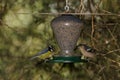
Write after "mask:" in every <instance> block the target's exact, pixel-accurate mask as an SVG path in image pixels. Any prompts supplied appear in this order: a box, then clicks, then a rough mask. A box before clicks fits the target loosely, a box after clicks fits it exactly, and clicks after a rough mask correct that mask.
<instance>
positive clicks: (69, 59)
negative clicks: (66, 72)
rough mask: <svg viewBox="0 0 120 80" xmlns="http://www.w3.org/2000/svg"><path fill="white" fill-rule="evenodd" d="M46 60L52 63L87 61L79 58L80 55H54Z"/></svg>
mask: <svg viewBox="0 0 120 80" xmlns="http://www.w3.org/2000/svg"><path fill="white" fill-rule="evenodd" d="M48 62H53V63H76V62H88V61H87V60H85V59H81V56H69V57H68V56H67V57H66V56H54V57H53V58H52V59H51V60H49V61H48Z"/></svg>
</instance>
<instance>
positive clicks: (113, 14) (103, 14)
mask: <svg viewBox="0 0 120 80" xmlns="http://www.w3.org/2000/svg"><path fill="white" fill-rule="evenodd" d="M16 14H40V15H61V14H73V15H102V16H119V17H120V14H116V13H111V14H106V13H47V12H46V13H24V12H23V13H16Z"/></svg>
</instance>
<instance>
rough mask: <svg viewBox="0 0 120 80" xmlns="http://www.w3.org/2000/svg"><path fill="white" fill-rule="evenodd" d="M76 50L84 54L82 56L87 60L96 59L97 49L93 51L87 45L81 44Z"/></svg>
mask: <svg viewBox="0 0 120 80" xmlns="http://www.w3.org/2000/svg"><path fill="white" fill-rule="evenodd" d="M76 49H79V50H80V51H81V53H82V55H83V56H84V57H86V58H95V57H96V53H95V49H92V48H91V47H89V46H87V45H85V44H79V45H78V46H76Z"/></svg>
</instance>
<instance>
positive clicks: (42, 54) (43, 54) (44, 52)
mask: <svg viewBox="0 0 120 80" xmlns="http://www.w3.org/2000/svg"><path fill="white" fill-rule="evenodd" d="M53 51H54V48H53V46H51V45H49V46H48V47H47V48H46V49H44V50H42V51H40V52H38V53H37V54H35V55H34V56H33V57H32V58H30V60H33V59H35V58H37V57H39V58H40V59H47V58H50V57H52V52H53Z"/></svg>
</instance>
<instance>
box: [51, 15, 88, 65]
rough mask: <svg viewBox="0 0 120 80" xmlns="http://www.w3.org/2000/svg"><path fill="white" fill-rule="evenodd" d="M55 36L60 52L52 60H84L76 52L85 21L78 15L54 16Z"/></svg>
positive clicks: (52, 24)
mask: <svg viewBox="0 0 120 80" xmlns="http://www.w3.org/2000/svg"><path fill="white" fill-rule="evenodd" d="M51 27H52V29H53V33H54V36H55V38H56V40H57V42H58V46H59V48H60V52H59V54H58V55H55V56H54V57H53V59H52V60H51V61H50V62H63V63H71V62H84V61H86V60H82V59H81V57H80V56H79V55H78V54H77V53H75V52H74V48H75V46H76V43H77V40H78V38H79V37H80V32H81V30H82V29H83V22H82V21H81V20H80V19H79V18H78V17H76V16H74V15H70V14H64V15H61V16H58V17H56V18H54V19H53V20H52V22H51Z"/></svg>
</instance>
